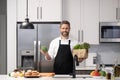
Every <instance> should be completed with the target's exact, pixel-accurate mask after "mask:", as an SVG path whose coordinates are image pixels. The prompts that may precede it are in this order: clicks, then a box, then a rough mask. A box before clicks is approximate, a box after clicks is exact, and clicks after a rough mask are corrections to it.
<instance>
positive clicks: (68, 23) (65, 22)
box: [60, 20, 70, 27]
mask: <svg viewBox="0 0 120 80" xmlns="http://www.w3.org/2000/svg"><path fill="white" fill-rule="evenodd" d="M63 24H67V25H68V26H69V27H70V22H69V21H67V20H63V21H62V22H61V23H60V27H61V26H62V25H63Z"/></svg>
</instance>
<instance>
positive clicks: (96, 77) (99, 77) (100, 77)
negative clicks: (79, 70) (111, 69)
mask: <svg viewBox="0 0 120 80" xmlns="http://www.w3.org/2000/svg"><path fill="white" fill-rule="evenodd" d="M92 78H94V79H102V76H92Z"/></svg>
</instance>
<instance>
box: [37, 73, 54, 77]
mask: <svg viewBox="0 0 120 80" xmlns="http://www.w3.org/2000/svg"><path fill="white" fill-rule="evenodd" d="M39 75H40V76H41V77H42V76H43V77H52V76H54V75H55V73H51V72H50V73H39Z"/></svg>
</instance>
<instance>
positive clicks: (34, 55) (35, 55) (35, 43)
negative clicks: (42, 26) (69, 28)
mask: <svg viewBox="0 0 120 80" xmlns="http://www.w3.org/2000/svg"><path fill="white" fill-rule="evenodd" d="M35 61H36V41H34V62H35Z"/></svg>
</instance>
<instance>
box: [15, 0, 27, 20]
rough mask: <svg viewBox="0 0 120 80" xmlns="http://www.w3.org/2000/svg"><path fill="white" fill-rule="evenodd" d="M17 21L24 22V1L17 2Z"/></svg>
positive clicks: (18, 0)
mask: <svg viewBox="0 0 120 80" xmlns="http://www.w3.org/2000/svg"><path fill="white" fill-rule="evenodd" d="M16 11H17V21H24V20H25V18H26V0H17V10H16Z"/></svg>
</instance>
